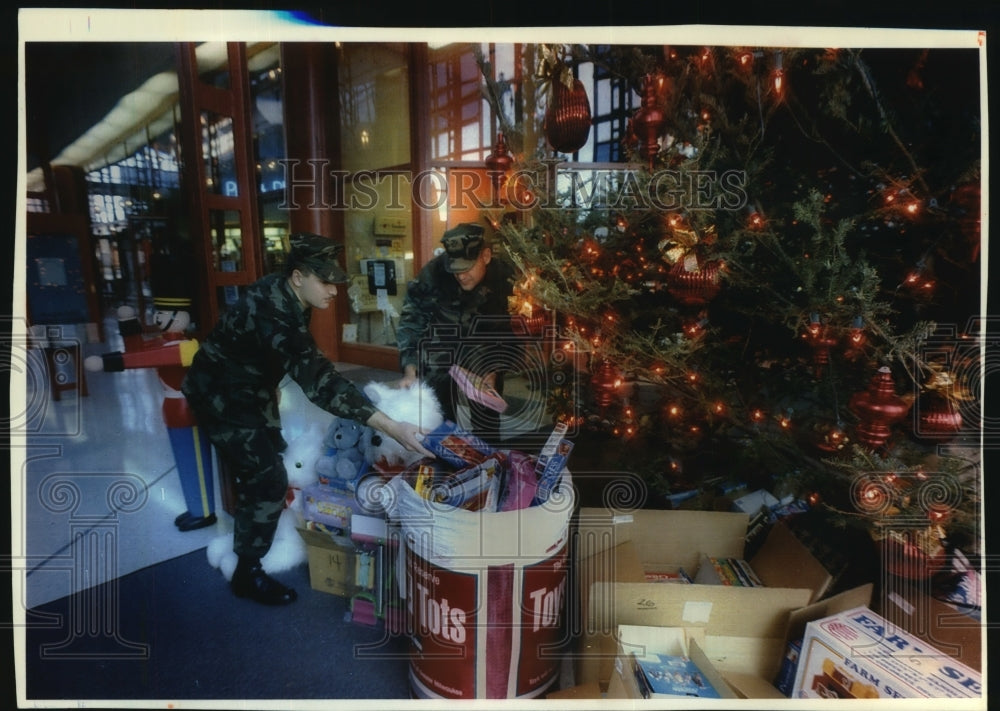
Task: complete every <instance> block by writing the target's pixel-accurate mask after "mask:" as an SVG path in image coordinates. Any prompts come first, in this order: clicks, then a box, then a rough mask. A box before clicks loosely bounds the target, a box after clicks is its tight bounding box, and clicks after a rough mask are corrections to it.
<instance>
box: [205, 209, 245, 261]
mask: <svg viewBox="0 0 1000 711" xmlns="http://www.w3.org/2000/svg"><path fill="white" fill-rule="evenodd" d="M208 231H209V239H211V240H212V262H213V266H214V267H215V270H216V271H220V272H238V271H242V270H243V263H244V256H243V234H242V231H241V230H240V213H238V212H236V211H235V210H210V211H209V213H208Z"/></svg>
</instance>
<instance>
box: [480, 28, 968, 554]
mask: <svg viewBox="0 0 1000 711" xmlns="http://www.w3.org/2000/svg"><path fill="white" fill-rule="evenodd" d="M523 61H524V64H525V70H524V76H525V77H526V78H525V79H524V80H523V86H519V87H516V88H517V89H518V90H519V92H520V95H521V96H528V97H533V98H536V99H537V103H536V105H535V106H534V107H529V109H527V110H525V111H524V113H523V114H520V115H521V117H522V118H521V119H520V120H518V119H517V118H516V117H511V116H508V115H507V113H508V112H509V111H510V108H509V107H510V106H511V103H512V102H510V101H509V100H508V98H509V93H510V92H511V90H512V86H511V83H510V82H508V81H504V80H496V79H494V78H493V77H492V72H491V71H490V66H489V63H488V62H487V61H485V59H482V58H481V60H480V64H481V67H482V69H483V76H484V95H485V96H486V97H487V98H488V99H489V100H490V102H491V103H492V105H493V109H494V111H495V113H496V114H497V116H498V117H499V119H500V126H501V128H502V131H503V142H504V145H503V146H499V148H500V149H501V150H500V151H499V154H497V153H495V154H494V155H491V156H490V159H488V160H487V167H488V169H490V173H491V176H492V177H494V181H495V182H494V184H495V187H496V200H495V202H494V204H493V205H492V207H491V209H489V210H487V211H486V216H487V218H488V219H489V220H491V221H492V222H493V224H494V225H495V226H496V228H497V232H498V235H499V237H500V239H501V241H502V243H503V246H504V247H505V251H506V253H507V255H508V256H509V257H510V258H511V260H512V261H513V262H514V263H515V265H516V267H517V270H518V274H519V281H518V283H517V288H516V292H515V299H514V303H513V304H512V310H513V311H514V312H516V313H520V314H522V315H526V316H529V317H530V318H529V319H528V322H529V323H536V324H538V323H541V324H547V325H549V326H550V327H552V328H551V330H550V331H549V333H551V334H553V337H552V339H551V340H552V344H551V346H552V348H553V350H554V352H555V353H558V354H559V355H560V357H558V358H552V359H550V367H552V368H555V369H560V368H561V369H564V370H565V371H566V372H565V373H564V376H565V377H560V378H558V379H550V382H552V383H560V384H561V385H552V386H550V387H549V388H548V389H547V391H546V396H547V397H548V405H549V409H550V412H551V414H552V417H553V418H554V420H561V421H565V422H568V423H570V424H571V425H573V426H574V427H575V430H576V431H577V432H578V433H580V434H581V435H584V436H582V437H580V439H581V440H586V441H588V442H599V443H600V445H599V447H600V449H601V451H602V452H603V453H604V456H605V461H606V462H608V463H614V464H615V467H616V468H617V469H618V470H622V471H629V472H635V473H637V474H638V475H639V477H641V480H642V482H643V483H644V485H645V486H646V487H647V493H646V494H644V495H645V496H647V497H648V500H647V502H646V505H650V506H654V507H656V506H663V507H669V506H671V505H685V506H694V507H719V506H723V505H725V503H726V502H724V501H720V497H723V496H724V495H725V494H726V492H729V491H732V490H734V489H738V490H745V491H754V490H758V489H764V490H766V491H768V492H771V493H773V494H774V495H775V497H776V498H778V499H783V500H792V501H795V502H796V503H799V504H802V505H804V506H807V507H809V508H811V509H812V510H814V511H817V512H821V513H822V514H823V515H824V516H825V517H827V518H828V519H829V520H830V521H832V522H833V523H834V525H837V526H851V525H857V526H859V527H860V528H862V529H864V530H865V531H867V532H868V533H870V534H871V535H872V537H873V539H875V540H879V541H886V542H888V543H890V544H892V545H896V544H898V546H899V550H900V551H903V555H904V556H911V555H912V556H915V558H916V559H918V560H919V561H922V563H926V564H930V565H933V564H934V563H935V561H939V560H940V554H941V551H942V550H943V548H944V547H945V546H946V545H948V544H949V543H950V544H951V545H955V546H960V547H962V549H963V550H965V551H966V552H975V551H976V550H977V546H978V522H979V510H980V509H979V507H980V493H979V492H980V463H979V456H978V455H979V453H978V450H977V449H976V447H975V446H974V445H975V443H977V442H978V437H979V432H978V427H979V422H978V413H977V404H976V403H977V393H976V389H977V388H978V377H979V375H978V370H979V362H980V351H979V345H980V342H981V337H982V336H983V335H984V334H983V333H982V332H981V331H982V328H983V326H982V321H981V320H980V319H979V318H978V314H980V282H981V279H980V269H981V264H980V252H979V243H980V234H979V215H980V205H979V201H980V155H981V141H980V138H981V137H980V125H979V115H980V106H979V101H980V98H979V71H980V70H979V54H978V52H977V51H976V50H975V49H968V50H965V49H940V50H937V49H930V50H920V49H917V50H875V49H863V50H862V49H823V48H821V49H803V48H774V47H767V48H756V47H675V46H670V47H653V46H604V47H592V46H568V45H541V46H532V47H529V49H528V50H527V52H526V54H525V56H524V59H523ZM585 63H587V64H590V65H592V66H593V67H595V68H598V69H599V71H600V72H601V73H602V75H603V76H610V77H613V78H615V79H616V80H618V81H619V82H620V83H621V85H622V86H625V87H628V88H629V89H630V91H631V92H632V96H633V98H634V99H635V103H634V104H633V106H632V108H630V117H629V121H628V127H627V130H626V131H625V135H624V136H623V137H622V139H621V149H622V154H623V157H624V160H623V161H622V162H621V164H620V165H619V166H610V167H609V166H606V165H604V166H601V168H600V169H598V170H591V169H588V167H587V166H586V165H584V164H572V163H570V162H569V158H570V157H571V155H572V153H573V152H574V151H576V150H577V149H578V148H579V147H580V145H582V144H583V142H584V141H585V140H586V137H587V136H586V129H584V131H583V133H581V125H582V126H585V127H588V128H589V125H590V115H589V106H588V104H587V97H586V93H585V92H586V88H585V87H584V86H583V85H582V84H581V83H580V82H578V81H576V80H575V71H576V69H577V68H578V67H579V66H581V65H583V64H585ZM581 93H582V100H581ZM515 103H516V102H515ZM577 461H579V459H578V460H577ZM685 499H686V501H685ZM682 501H683V502H684V503H681V502H682Z"/></svg>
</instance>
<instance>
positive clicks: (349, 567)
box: [296, 528, 361, 597]
mask: <svg viewBox="0 0 1000 711" xmlns="http://www.w3.org/2000/svg"><path fill="white" fill-rule="evenodd" d="M296 530H298V532H299V535H300V536H302V540H304V541H305V542H306V547H307V551H308V557H309V585H310V586H311V587H312V589H313V590H319V591H320V592H326V593H331V594H333V595H340V596H341V597H351V596H352V595H353V594H354V593H356V592H358V590H360V589H361V588H359V587H358V585H357V584H356V582H355V575H356V570H357V564H358V562H357V561H358V554H357V552H356V551H355V549H354V545H353V544H352V543H351V542H350V539H347V538H343V537H341V536H338V537H336V538H334V537H332V536H330V535H329V534H327V533H323V532H322V531H311V530H309V529H305V528H299V529H296Z"/></svg>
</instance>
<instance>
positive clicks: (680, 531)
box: [576, 508, 831, 688]
mask: <svg viewBox="0 0 1000 711" xmlns="http://www.w3.org/2000/svg"><path fill="white" fill-rule="evenodd" d="M748 522H749V517H748V516H747V515H746V514H744V513H731V512H717V511H686V510H673V511H654V510H637V511H632V512H629V513H626V514H615V513H613V512H610V511H607V510H605V509H593V508H583V509H581V511H580V514H579V516H578V519H577V527H576V536H577V538H576V540H577V559H576V565H577V581H578V586H579V587H578V589H579V593H580V602H581V619H580V620H579V622H580V623H581V629H580V630H579V631H580V638H581V645H580V649H579V654H578V656H577V659H576V662H577V664H576V678H577V681H579V682H589V681H597V682H598V683H599V684H601V686H602V688H603V687H605V686H606V685H607V684H608V682H609V681H610V679H611V669H612V665H613V661H614V658H615V654H616V650H617V645H616V641H615V639H614V634H615V630H617V628H618V626H619V625H640V626H658V627H684V628H688V627H696V626H697V627H703V628H704V629H705V633H706V638H705V645H704V646H703V649H704V651H705V652H706V654H708V656H709V658H710V659H711V658H714V656H713V655H716V656H721V657H724V658H726V660H727V667H728V668H729V669H730V670H731V671H733V672H738V673H745V674H749V675H752V676H756V677H762V678H765V679H766V678H768V674H771V673H773V672H774V671H776V668H772V666H773V665H775V664H776V663H777V661H776V660H778V659H779V658H780V655H781V654H782V653H783V652H784V644H785V631H786V625H787V623H788V618H789V614H790V613H791V612H792V611H793V610H797V609H799V608H802V607H804V606H806V605H808V604H809V603H810V602H813V601H815V600H817V599H819V598H820V597H822V595H823V594H824V593H825V592H826V590H827V589H828V587H829V585H830V583H831V577H830V575H829V573H827V572H826V570H825V569H824V568H823V566H822V564H821V563H820V562H819V561H817V560H816V559H815V558H814V557H813V556H812V555H811V554H810V553H809V551H808V549H807V548H806V547H805V546H804V545H803V544H802V543H801V542H799V541H798V540H797V539H796V538H795V536H794V535H793V534H792V533H791V532H790V531H789V530H788V528H787V527H786V526H784V525H783V524H780V523H778V524H776V525H775V526H774V527H773V529H772V531H771V532H770V534H769V536H768V539H767V541H765V543H764V545H763V546H762V547H761V549H760V551H759V552H758V553H757V554H756V555H755V556H754V557H753V559H751V560H750V561H748V562H749V563H750V565H751V567H752V568H753V569H754V571H755V572H757V574H758V576H759V577H760V578H761V580H762V581H763V582H764V585H765V587H755V588H751V587H732V586H725V585H694V584H691V585H688V584H680V583H657V582H646V574H647V573H654V572H673V571H676V570H677V569H678V568H683V569H684V570H685V571H686V572H687V573H688V574H689V575H691V576H692V577H693V575H694V574H695V573H696V572H697V567H698V563H699V560H700V557H701V555H702V554H705V555H708V556H716V557H735V558H742V557H743V544H744V540H745V536H746V530H747V525H748ZM719 639H724V640H725V647H724V648H720V647H719V646H718V644H716V640H719Z"/></svg>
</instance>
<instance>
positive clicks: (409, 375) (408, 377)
mask: <svg viewBox="0 0 1000 711" xmlns="http://www.w3.org/2000/svg"><path fill="white" fill-rule="evenodd" d="M416 382H417V369H416V368H414V367H413V366H412V365H408V366H406V367H405V368H404V369H403V377H402V378H400V379H399V382H398V383H396V386H397V387H399V388H403V389H406V388H409V387H410V386H411V385H413V384H414V383H416Z"/></svg>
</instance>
